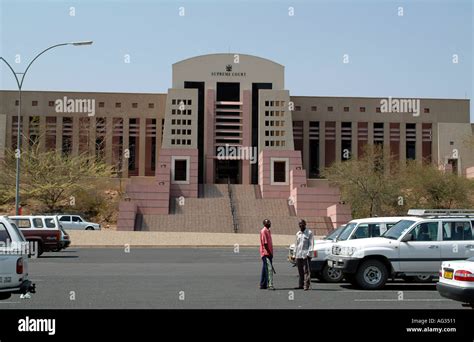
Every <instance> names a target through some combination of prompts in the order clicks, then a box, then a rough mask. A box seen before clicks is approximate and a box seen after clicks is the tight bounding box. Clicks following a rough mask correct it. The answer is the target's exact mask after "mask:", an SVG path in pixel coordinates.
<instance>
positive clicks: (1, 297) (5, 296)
mask: <svg viewBox="0 0 474 342" xmlns="http://www.w3.org/2000/svg"><path fill="white" fill-rule="evenodd" d="M11 296H12V294H11V293H1V292H0V300H5V299H8V298H10V297H11Z"/></svg>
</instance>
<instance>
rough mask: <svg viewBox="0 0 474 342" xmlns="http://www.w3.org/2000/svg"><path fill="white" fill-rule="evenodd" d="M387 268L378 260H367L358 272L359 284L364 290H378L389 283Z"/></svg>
mask: <svg viewBox="0 0 474 342" xmlns="http://www.w3.org/2000/svg"><path fill="white" fill-rule="evenodd" d="M387 278H388V272H387V267H385V265H384V264H383V263H382V262H381V261H378V260H366V261H364V262H363V263H362V265H360V267H359V269H358V270H357V274H356V280H357V284H358V285H359V286H360V287H361V288H362V289H364V290H378V289H381V288H382V287H384V286H385V283H386V282H387Z"/></svg>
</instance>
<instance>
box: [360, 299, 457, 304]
mask: <svg viewBox="0 0 474 342" xmlns="http://www.w3.org/2000/svg"><path fill="white" fill-rule="evenodd" d="M449 301H450V300H448V299H437V298H433V299H427V298H425V299H403V300H400V299H354V302H401V303H403V302H449Z"/></svg>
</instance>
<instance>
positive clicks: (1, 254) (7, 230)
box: [0, 216, 35, 300]
mask: <svg viewBox="0 0 474 342" xmlns="http://www.w3.org/2000/svg"><path fill="white" fill-rule="evenodd" d="M28 253H29V252H28V243H27V242H26V240H25V237H24V236H23V234H22V233H21V231H20V230H19V229H18V228H17V227H16V226H15V225H14V224H12V223H10V222H9V220H8V218H7V217H5V216H0V300H3V299H8V298H10V297H11V295H12V294H13V293H19V294H26V293H28V292H30V293H35V285H34V284H33V283H32V282H31V281H30V280H28Z"/></svg>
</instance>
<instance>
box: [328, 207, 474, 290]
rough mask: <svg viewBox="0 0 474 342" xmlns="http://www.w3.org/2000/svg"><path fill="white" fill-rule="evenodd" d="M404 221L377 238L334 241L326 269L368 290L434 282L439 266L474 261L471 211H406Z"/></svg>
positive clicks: (473, 221) (472, 216) (473, 212)
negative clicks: (414, 280)
mask: <svg viewBox="0 0 474 342" xmlns="http://www.w3.org/2000/svg"><path fill="white" fill-rule="evenodd" d="M408 213H409V215H416V216H413V217H412V218H407V219H404V220H402V221H400V222H399V223H397V224H396V225H394V226H393V227H392V228H390V229H389V230H388V231H387V232H386V233H385V234H383V235H382V236H381V237H379V238H371V239H359V240H348V241H341V242H337V243H335V244H333V245H332V250H331V254H330V255H329V256H328V266H329V267H334V268H336V269H340V270H341V271H342V273H343V274H344V277H345V278H346V279H347V280H348V281H350V282H351V283H353V284H354V285H356V286H359V287H361V288H363V289H367V290H375V289H380V288H382V287H384V286H385V283H386V281H387V279H388V278H389V277H391V278H395V277H397V278H398V277H402V278H404V277H415V276H425V277H437V276H438V275H439V270H440V267H441V262H442V261H453V260H466V259H468V258H471V257H473V256H474V211H472V210H468V211H466V210H465V211H454V210H447V211H446V210H444V211H442V210H410V211H409V212H408Z"/></svg>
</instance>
